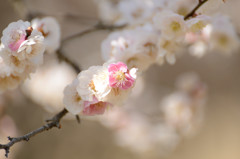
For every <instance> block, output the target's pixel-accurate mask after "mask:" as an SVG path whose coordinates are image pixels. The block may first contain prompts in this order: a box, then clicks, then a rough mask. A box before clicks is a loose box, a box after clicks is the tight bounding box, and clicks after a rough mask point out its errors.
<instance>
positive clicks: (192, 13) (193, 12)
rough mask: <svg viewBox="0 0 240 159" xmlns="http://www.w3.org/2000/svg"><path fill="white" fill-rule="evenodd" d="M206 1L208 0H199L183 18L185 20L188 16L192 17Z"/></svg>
mask: <svg viewBox="0 0 240 159" xmlns="http://www.w3.org/2000/svg"><path fill="white" fill-rule="evenodd" d="M207 1H208V0H199V3H198V4H197V6H196V7H195V8H193V10H192V11H191V12H190V13H188V14H187V15H186V16H185V17H184V20H187V19H189V18H190V17H193V16H194V15H195V13H196V11H197V10H198V9H199V8H200V7H201V6H202V5H203V4H204V3H206V2H207Z"/></svg>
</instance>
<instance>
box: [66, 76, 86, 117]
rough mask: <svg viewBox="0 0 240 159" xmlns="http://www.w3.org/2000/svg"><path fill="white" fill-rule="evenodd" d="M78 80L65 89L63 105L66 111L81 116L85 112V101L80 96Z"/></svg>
mask: <svg viewBox="0 0 240 159" xmlns="http://www.w3.org/2000/svg"><path fill="white" fill-rule="evenodd" d="M78 84H79V83H78V80H77V79H75V80H74V81H73V82H72V83H71V84H70V85H68V86H67V87H66V88H65V89H64V95H65V96H64V98H63V104H64V105H65V107H66V109H67V110H68V111H69V112H71V113H72V114H75V115H76V114H79V113H80V112H81V111H82V110H83V106H82V105H83V100H82V98H81V97H80V96H79V95H78V92H77V90H76V86H77V85H78Z"/></svg>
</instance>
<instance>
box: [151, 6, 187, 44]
mask: <svg viewBox="0 0 240 159" xmlns="http://www.w3.org/2000/svg"><path fill="white" fill-rule="evenodd" d="M183 18H184V17H183V16H181V15H179V14H176V13H174V12H172V11H170V10H164V11H162V12H159V13H157V14H156V15H155V16H154V18H153V22H154V26H155V28H156V29H157V30H159V31H160V32H161V35H162V36H163V37H164V38H166V39H168V40H172V39H175V40H178V41H181V40H182V39H183V38H184V35H185V33H186V31H187V24H186V22H185V21H184V19H183Z"/></svg>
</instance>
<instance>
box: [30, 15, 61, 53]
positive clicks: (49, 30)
mask: <svg viewBox="0 0 240 159" xmlns="http://www.w3.org/2000/svg"><path fill="white" fill-rule="evenodd" d="M31 24H32V27H33V29H36V30H38V31H40V32H41V33H42V35H43V36H44V44H45V45H46V51H47V52H49V53H52V52H54V51H56V50H57V49H58V48H59V46H60V38H61V30H60V25H59V23H58V22H57V20H56V19H55V18H53V17H45V18H42V19H38V18H35V19H33V20H32V22H31Z"/></svg>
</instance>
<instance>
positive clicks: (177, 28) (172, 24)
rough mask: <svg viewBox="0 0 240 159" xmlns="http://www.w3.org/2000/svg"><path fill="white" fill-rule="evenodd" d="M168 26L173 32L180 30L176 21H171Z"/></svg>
mask: <svg viewBox="0 0 240 159" xmlns="http://www.w3.org/2000/svg"><path fill="white" fill-rule="evenodd" d="M170 27H171V29H172V30H173V31H174V32H178V31H179V30H181V25H180V24H179V23H178V22H172V23H171V25H170Z"/></svg>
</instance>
